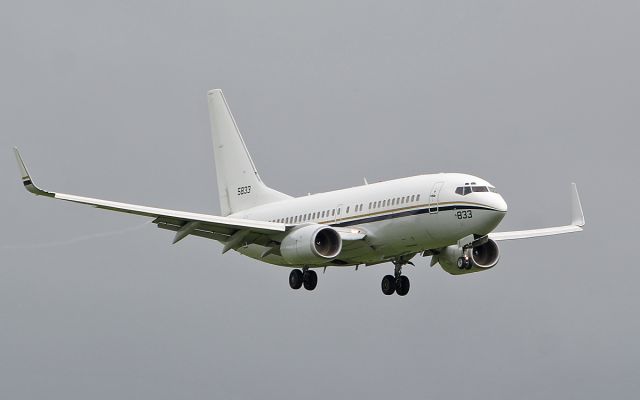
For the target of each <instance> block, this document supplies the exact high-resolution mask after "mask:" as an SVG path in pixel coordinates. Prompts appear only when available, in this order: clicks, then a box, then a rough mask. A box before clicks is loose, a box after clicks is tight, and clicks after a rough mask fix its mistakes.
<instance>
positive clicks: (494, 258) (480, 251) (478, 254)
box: [438, 239, 500, 275]
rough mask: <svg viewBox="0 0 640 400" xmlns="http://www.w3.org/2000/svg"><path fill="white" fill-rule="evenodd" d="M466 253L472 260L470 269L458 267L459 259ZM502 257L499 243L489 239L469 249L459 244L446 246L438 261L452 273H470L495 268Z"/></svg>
mask: <svg viewBox="0 0 640 400" xmlns="http://www.w3.org/2000/svg"><path fill="white" fill-rule="evenodd" d="M464 255H466V256H467V257H469V261H470V262H471V268H470V269H461V268H459V267H458V259H459V258H460V257H462V256H464ZM499 259H500V249H499V248H498V244H497V243H496V242H495V241H493V240H491V239H489V240H488V241H487V242H486V243H484V244H482V245H480V246H477V247H474V248H469V249H463V248H461V247H460V246H458V245H453V246H449V247H445V249H444V250H443V251H442V252H441V253H440V254H439V256H438V261H439V262H440V266H441V267H442V269H444V270H445V271H447V272H448V273H450V274H452V275H460V274H469V273H472V272H480V271H486V270H488V269H490V268H493V267H494V266H495V265H496V264H497V263H498V260H499Z"/></svg>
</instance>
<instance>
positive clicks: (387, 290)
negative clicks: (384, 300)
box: [381, 275, 396, 296]
mask: <svg viewBox="0 0 640 400" xmlns="http://www.w3.org/2000/svg"><path fill="white" fill-rule="evenodd" d="M381 286H382V293H384V294H385V295H387V296H389V295H392V294H393V293H394V292H395V291H396V280H395V278H394V277H393V275H385V277H384V278H382V285H381Z"/></svg>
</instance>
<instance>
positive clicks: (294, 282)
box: [289, 269, 302, 289]
mask: <svg viewBox="0 0 640 400" xmlns="http://www.w3.org/2000/svg"><path fill="white" fill-rule="evenodd" d="M289 286H291V289H300V288H301V287H302V271H300V270H299V269H294V270H292V271H291V273H290V274H289Z"/></svg>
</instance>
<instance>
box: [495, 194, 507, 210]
mask: <svg viewBox="0 0 640 400" xmlns="http://www.w3.org/2000/svg"><path fill="white" fill-rule="evenodd" d="M493 207H494V208H495V209H496V210H498V211H500V212H503V213H506V212H507V202H506V201H504V198H502V196H500V195H499V194H497V193H496V199H495V204H494V205H493Z"/></svg>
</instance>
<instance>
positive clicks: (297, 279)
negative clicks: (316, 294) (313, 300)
mask: <svg viewBox="0 0 640 400" xmlns="http://www.w3.org/2000/svg"><path fill="white" fill-rule="evenodd" d="M303 271H304V272H303ZM303 271H300V270H299V269H293V270H291V273H290V274H289V286H290V287H291V289H300V288H301V287H302V286H303V285H304V288H305V289H307V290H313V289H315V288H316V286H317V285H318V274H316V271H312V270H310V269H308V268H303Z"/></svg>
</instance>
